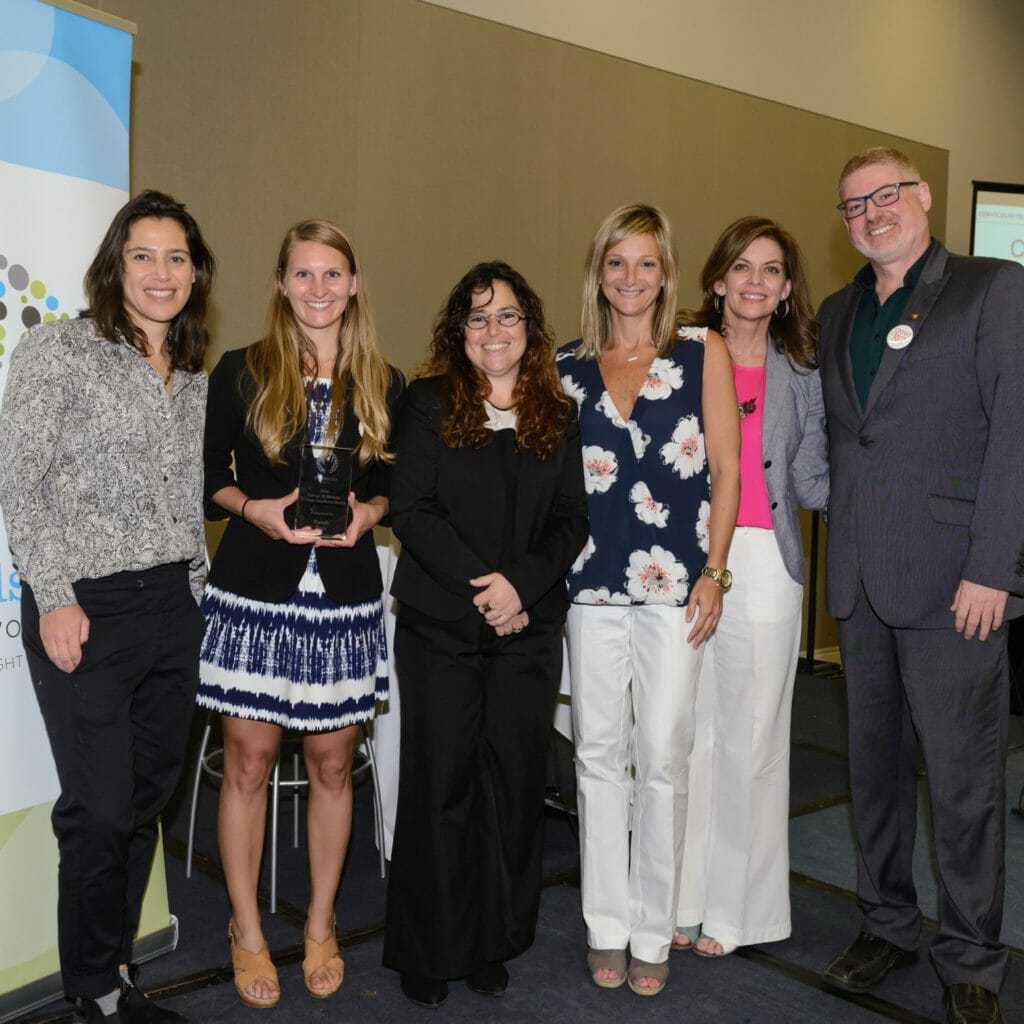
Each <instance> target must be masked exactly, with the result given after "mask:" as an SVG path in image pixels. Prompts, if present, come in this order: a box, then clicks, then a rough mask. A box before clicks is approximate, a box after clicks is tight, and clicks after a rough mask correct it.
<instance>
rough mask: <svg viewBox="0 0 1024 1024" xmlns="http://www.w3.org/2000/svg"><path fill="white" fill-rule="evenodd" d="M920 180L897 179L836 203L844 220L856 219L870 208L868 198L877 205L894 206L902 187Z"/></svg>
mask: <svg viewBox="0 0 1024 1024" xmlns="http://www.w3.org/2000/svg"><path fill="white" fill-rule="evenodd" d="M920 184H921V183H920V182H919V181H896V182H893V184H891V185H882V186H881V187H880V188H876V189H875V191H874V192H869V193H868V194H867V195H866V196H854V198H852V199H844V200H843V201H842V202H841V203H836V209H837V210H838V211H839V212H840V213H841V214H842V215H843V220H856V219H857V218H858V217H859V216H861V214H863V213H864V211H865V210H866V209H867V208H868V200H869V199H870V200H871V202H873V203H874V204H875V206H878V207H882V206H892V204H893V203H895V202H896V200H897V199H899V197H900V189H901V188H903V187H904V186H905V185H920Z"/></svg>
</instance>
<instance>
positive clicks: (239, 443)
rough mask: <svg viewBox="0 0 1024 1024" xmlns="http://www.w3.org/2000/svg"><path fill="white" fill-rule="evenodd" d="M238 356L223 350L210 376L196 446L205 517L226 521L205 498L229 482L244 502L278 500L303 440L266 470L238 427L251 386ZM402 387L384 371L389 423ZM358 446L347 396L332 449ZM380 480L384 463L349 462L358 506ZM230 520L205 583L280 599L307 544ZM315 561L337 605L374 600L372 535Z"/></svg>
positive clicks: (292, 480) (294, 475)
mask: <svg viewBox="0 0 1024 1024" xmlns="http://www.w3.org/2000/svg"><path fill="white" fill-rule="evenodd" d="M245 353H246V349H234V350H232V351H230V352H225V353H224V355H223V356H222V357H221V360H220V362H219V363H218V364H217V366H216V368H215V369H214V371H213V373H211V374H210V392H209V398H208V400H207V406H206V436H205V441H204V447H203V465H204V469H205V472H206V480H205V483H204V487H203V491H204V496H205V501H206V515H207V518H209V519H226V518H228V517H229V515H230V514H229V513H228V512H226V511H225V510H224V509H223V508H221V507H220V506H219V505H216V504H214V502H213V501H212V500H211V498H212V496H213V495H214V494H216V493H217V491H219V490H221V488H223V487H228V486H230V485H231V484H237V486H238V487H239V488H241V490H242V491H243V492H244V493H245V495H246V497H249V498H282V497H284V496H285V495H286V494H290V493H291V492H292V491H293V490H295V488H296V487H297V486H298V483H299V459H300V452H301V445H302V441H303V437H302V436H301V435H300V436H298V437H295V438H293V439H292V440H291V441H289V442H288V444H287V445H286V446H285V449H284V452H283V456H284V461H283V462H281V463H280V464H279V465H273V464H272V463H271V462H270V460H269V459H268V458H267V456H266V455H265V454H264V452H263V448H262V447H261V446H260V443H259V441H258V440H257V439H256V437H255V435H254V434H253V433H252V432H251V431H250V430H248V429H247V428H246V425H245V418H246V412H247V410H248V407H249V402H250V400H251V398H252V395H253V393H254V389H255V383H254V381H253V379H252V376H251V375H250V373H249V371H248V369H247V368H246V364H245ZM402 386H403V381H402V375H401V374H400V373H399V372H398V371H397V370H395V369H392V371H391V384H390V386H389V388H388V395H387V404H388V409H389V411H390V413H391V417H392V423H394V416H395V411H396V406H397V404H398V398H399V395H400V394H401V392H402ZM358 443H359V421H358V420H357V419H356V415H355V411H354V410H353V408H352V401H351V396H349V398H348V400H346V402H345V418H344V423H343V425H342V430H341V436H340V438H339V440H338V444H339V445H342V446H343V447H347V448H354V447H355V446H356V445H357V444H358ZM232 456H234V471H233V472H232V466H231V464H232ZM388 477H389V467H388V466H386V465H385V464H384V463H380V462H371V463H369V464H368V465H366V466H360V465H358V463H357V464H356V466H355V468H354V471H353V479H352V490H353V491H354V492H355V495H356V497H357V498H358V499H359V500H360V501H366V500H367V499H368V498H373V497H377V496H379V495H384V496H387V494H388ZM289 513H290V515H289ZM293 517H294V506H292V508H291V509H290V510H288V512H286V515H285V518H286V519H288V520H289V521H293ZM230 519H231V521H230V522H229V523H228V527H227V530H226V531H225V533H224V537H223V538H222V540H221V542H220V546H219V547H218V548H217V554H216V555H215V557H214V559H213V564H212V566H211V567H210V582H211V583H213V584H215V585H216V586H218V587H220V588H222V589H223V590H228V591H231V592H232V593H235V594H240V595H241V596H242V597H249V598H253V599H254V600H258V601H270V602H273V603H279V602H282V601H286V600H288V598H289V597H291V595H292V594H293V593H294V592H295V589H296V587H297V586H298V585H299V580H301V579H302V574H303V572H304V571H305V568H306V563H307V562H308V561H309V550H310V547H311V545H309V544H286V543H285V542H284V541H280V540H273V539H272V538H270V537H268V536H267V535H266V534H265V533H264V532H263V531H262V530H260V529H259V528H258V527H256V526H253V525H252V524H250V523H248V522H246V521H245V520H243V519H241V518H240V517H238V516H230ZM317 563H318V565H319V567H320V577H321V579H322V580H323V584H324V589H325V590H326V591H327V593H328V594H329V595H330V597H331V598H332V600H334V601H336V602H338V603H339V604H360V603H362V602H364V601H372V600H373V599H374V598H377V597H380V595H381V591H382V590H383V586H384V585H383V583H382V581H381V577H380V563H379V562H378V560H377V552H376V550H375V548H374V544H373V533H372V531H370V532H367V533H366V534H364V535H363V536H362V537H360V538H359V541H358V542H357V543H356V545H355V547H353V548H320V549H319V550H318V551H317Z"/></svg>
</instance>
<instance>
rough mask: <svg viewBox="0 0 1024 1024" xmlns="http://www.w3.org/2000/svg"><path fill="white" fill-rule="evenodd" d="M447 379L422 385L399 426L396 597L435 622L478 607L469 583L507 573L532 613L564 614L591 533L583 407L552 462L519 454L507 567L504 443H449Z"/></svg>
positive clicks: (417, 384)
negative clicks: (445, 437)
mask: <svg viewBox="0 0 1024 1024" xmlns="http://www.w3.org/2000/svg"><path fill="white" fill-rule="evenodd" d="M446 390H447V389H446V381H445V379H444V378H440V377H430V378H425V379H422V380H417V381H414V382H413V383H412V384H410V385H409V388H408V390H407V391H406V395H405V401H404V403H403V407H402V411H401V413H400V415H399V420H398V424H397V427H396V429H395V451H396V453H397V460H396V462H395V465H394V467H393V469H392V476H391V523H392V527H393V529H394V531H395V533H396V534H397V536H398V539H399V540H400V541H401V542H402V553H401V556H400V557H399V560H398V567H397V569H396V570H395V579H394V583H393V584H392V587H391V593H392V594H393V595H394V596H395V597H396V598H397V599H398V600H399V601H402V602H404V603H406V604H409V605H411V606H412V607H413V608H416V609H417V610H418V611H421V612H423V613H425V614H427V615H430V616H432V617H433V618H435V619H441V620H445V621H453V620H455V619H459V618H461V617H463V616H464V615H466V614H467V613H470V612H472V611H473V610H474V609H473V603H472V599H473V596H474V595H475V594H477V593H478V592H479V589H478V588H477V587H472V586H470V584H469V580H470V579H472V578H473V577H476V576H482V575H484V574H485V573H489V572H495V571H501V572H502V573H504V575H505V576H506V578H507V579H508V580H509V582H510V583H511V584H512V585H513V586H514V587H515V588H516V591H517V592H518V594H519V598H520V600H521V601H522V603H523V607H524V608H525V609H526V610H527V611H528V612H529V613H530V615H531V616H536V617H537V618H540V619H547V620H556V619H558V618H559V617H560V616H562V615H564V614H565V610H566V609H567V608H568V605H569V601H568V597H567V596H566V589H565V574H566V572H567V571H568V569H569V567H570V566H571V565H572V563H573V561H574V560H575V558H576V556H577V555H578V554H579V552H580V550H581V549H582V547H583V544H584V542H585V541H586V539H587V501H586V494H585V493H584V489H583V458H582V454H581V448H580V435H579V424H578V422H577V420H576V412H575V409H573V410H572V412H571V419H570V420H569V423H568V425H567V427H566V435H565V439H564V440H563V441H562V443H561V444H560V445H559V446H558V448H557V449H556V450H555V451H554V452H553V453H552V454H551V455H550V456H548V458H546V459H544V460H541V459H538V458H537V457H536V455H534V454H533V453H532V452H529V451H525V450H524V451H520V453H519V456H518V457H519V459H520V467H519V484H518V491H517V497H516V506H515V510H516V511H515V538H514V545H513V548H514V550H513V552H512V558H511V561H510V562H507V563H506V564H505V565H503V566H502V565H499V561H500V556H501V548H502V538H503V536H504V522H505V515H506V495H505V485H506V481H505V475H504V469H503V462H502V457H501V452H500V450H499V446H498V445H497V444H491V445H486V446H485V447H483V448H449V447H448V446H447V445H446V444H445V443H444V442H443V441H442V440H441V430H442V427H443V424H444V419H445V416H446V408H447V402H446Z"/></svg>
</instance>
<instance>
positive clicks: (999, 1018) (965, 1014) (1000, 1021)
mask: <svg viewBox="0 0 1024 1024" xmlns="http://www.w3.org/2000/svg"><path fill="white" fill-rule="evenodd" d="M942 1005H943V1007H944V1008H945V1010H946V1017H947V1019H948V1020H949V1024H1006V1018H1005V1017H1003V1011H1002V1010H1000V1009H999V996H997V995H996V994H995V992H990V991H989V990H988V989H987V988H982V987H981V986H980V985H964V984H957V985H950V986H949V988H947V989H946V991H945V992H944V993H943V996H942Z"/></svg>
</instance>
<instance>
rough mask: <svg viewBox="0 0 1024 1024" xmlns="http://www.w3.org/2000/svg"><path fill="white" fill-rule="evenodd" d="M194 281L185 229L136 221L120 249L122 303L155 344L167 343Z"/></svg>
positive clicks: (165, 220) (160, 221)
mask: <svg viewBox="0 0 1024 1024" xmlns="http://www.w3.org/2000/svg"><path fill="white" fill-rule="evenodd" d="M195 279H196V275H195V269H194V268H193V266H192V258H191V256H190V255H189V251H188V240H187V239H186V237H185V229H184V228H183V227H182V226H181V225H180V224H179V223H178V222H177V221H176V220H172V219H171V218H169V217H140V218H139V219H138V220H136V221H133V222H132V224H131V226H130V227H129V228H128V238H127V240H126V241H125V243H124V248H123V249H122V250H121V290H122V294H123V298H122V301H123V303H124V308H125V311H126V312H127V313H128V316H129V317H130V319H131V321H132V323H133V324H135V326H136V327H139V328H141V329H142V330H143V331H144V332H145V334H146V338H147V339H148V341H149V342H150V344H152V345H156V346H158V347H159V346H160V345H162V344H163V341H164V339H165V338H166V337H167V331H168V330H169V328H170V326H171V322H172V321H173V320H174V318H175V317H176V316H177V315H178V314H179V313H180V312H181V311H182V310H183V309H184V308H185V303H186V302H188V299H189V296H190V295H191V294H192V284H193V282H194V281H195Z"/></svg>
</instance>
